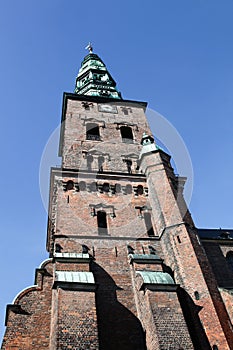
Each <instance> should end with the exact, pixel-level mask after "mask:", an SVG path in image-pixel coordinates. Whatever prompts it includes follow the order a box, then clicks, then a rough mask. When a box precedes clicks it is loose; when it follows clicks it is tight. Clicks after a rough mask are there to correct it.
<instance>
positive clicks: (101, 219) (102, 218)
mask: <svg viewBox="0 0 233 350" xmlns="http://www.w3.org/2000/svg"><path fill="white" fill-rule="evenodd" d="M97 225H98V234H99V235H107V234H108V227H107V215H106V212H105V211H103V210H98V211H97Z"/></svg>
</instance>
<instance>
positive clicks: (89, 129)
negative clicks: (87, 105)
mask: <svg viewBox="0 0 233 350" xmlns="http://www.w3.org/2000/svg"><path fill="white" fill-rule="evenodd" d="M86 139H87V140H94V141H99V140H100V131H99V125H98V124H96V123H88V124H87V126H86Z"/></svg>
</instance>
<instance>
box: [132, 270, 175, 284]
mask: <svg viewBox="0 0 233 350" xmlns="http://www.w3.org/2000/svg"><path fill="white" fill-rule="evenodd" d="M136 273H137V274H139V275H141V277H142V279H143V282H144V283H146V284H175V282H174V280H173V278H172V277H171V276H170V275H169V274H168V273H167V272H161V271H137V272H136Z"/></svg>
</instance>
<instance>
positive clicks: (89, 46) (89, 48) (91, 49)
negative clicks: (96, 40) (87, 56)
mask: <svg viewBox="0 0 233 350" xmlns="http://www.w3.org/2000/svg"><path fill="white" fill-rule="evenodd" d="M85 49H86V50H89V53H93V46H92V43H91V42H89V44H88V45H87V46H86V47H85Z"/></svg>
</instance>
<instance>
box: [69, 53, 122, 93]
mask: <svg viewBox="0 0 233 350" xmlns="http://www.w3.org/2000/svg"><path fill="white" fill-rule="evenodd" d="M74 92H75V94H78V95H88V96H99V97H105V98H106V97H107V98H113V99H121V94H120V92H119V91H118V90H117V88H116V82H115V81H114V79H113V78H112V76H111V74H110V73H109V72H108V70H107V68H106V66H105V64H104V62H103V61H102V60H101V58H100V57H99V56H98V55H96V54H94V53H92V52H90V53H89V54H88V55H87V56H85V57H84V60H83V61H82V63H81V68H80V70H79V73H78V76H77V78H76V86H75V91H74Z"/></svg>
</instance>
